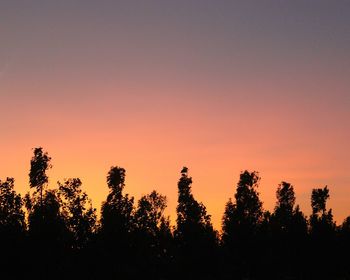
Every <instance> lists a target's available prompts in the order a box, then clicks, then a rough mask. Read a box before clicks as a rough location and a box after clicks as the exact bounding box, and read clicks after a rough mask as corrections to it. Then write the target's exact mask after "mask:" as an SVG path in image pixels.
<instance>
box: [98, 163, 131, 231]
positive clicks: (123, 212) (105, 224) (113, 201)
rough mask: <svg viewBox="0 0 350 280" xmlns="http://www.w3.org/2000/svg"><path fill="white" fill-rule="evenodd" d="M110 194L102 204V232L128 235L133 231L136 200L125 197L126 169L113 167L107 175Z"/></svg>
mask: <svg viewBox="0 0 350 280" xmlns="http://www.w3.org/2000/svg"><path fill="white" fill-rule="evenodd" d="M107 185H108V187H109V194H108V196H107V200H106V201H105V202H103V203H102V210H101V212H102V215H101V230H102V231H106V232H110V233H113V234H116V235H124V236H125V235H126V234H128V233H130V232H131V231H132V226H133V225H132V219H133V207H134V206H133V205H134V198H133V197H131V198H129V195H128V194H126V195H123V193H122V192H123V189H124V186H125V169H124V168H121V167H118V166H115V167H113V166H112V167H111V169H110V170H109V172H108V175H107Z"/></svg>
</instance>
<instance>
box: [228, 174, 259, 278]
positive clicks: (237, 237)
mask: <svg viewBox="0 0 350 280" xmlns="http://www.w3.org/2000/svg"><path fill="white" fill-rule="evenodd" d="M259 181H260V177H259V174H258V172H255V171H254V172H249V171H247V170H246V171H244V172H242V173H241V174H240V179H239V181H238V184H237V188H236V194H235V203H234V202H232V200H231V199H230V200H229V201H228V202H227V204H226V207H225V212H224V216H223V222H222V231H223V233H222V242H223V244H224V246H225V247H226V248H227V250H228V252H229V254H230V255H231V258H233V261H235V262H237V263H239V266H240V267H241V269H242V270H241V271H240V272H239V273H241V274H242V273H243V274H246V273H248V274H251V273H253V271H254V270H255V266H256V264H257V263H258V259H259V254H260V252H259V250H258V246H257V245H258V242H257V241H258V240H257V233H258V232H259V226H260V225H261V222H262V218H263V210H262V202H261V201H260V198H259V193H258V191H257V188H258V186H259ZM248 277H250V276H249V275H248Z"/></svg>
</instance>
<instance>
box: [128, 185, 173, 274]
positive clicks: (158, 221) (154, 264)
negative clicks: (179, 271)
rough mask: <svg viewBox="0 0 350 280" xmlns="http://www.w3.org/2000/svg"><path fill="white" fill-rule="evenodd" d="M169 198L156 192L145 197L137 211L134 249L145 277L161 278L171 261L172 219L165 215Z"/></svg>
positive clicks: (140, 201) (139, 203)
mask: <svg viewBox="0 0 350 280" xmlns="http://www.w3.org/2000/svg"><path fill="white" fill-rule="evenodd" d="M166 206H167V199H166V197H165V196H163V195H160V194H159V193H157V192H156V191H152V192H151V193H150V194H148V195H143V196H142V197H141V198H140V200H139V201H138V206H137V209H136V211H135V217H134V219H135V243H136V244H135V246H136V254H137V256H138V258H139V259H138V261H139V264H138V266H139V267H140V266H142V267H143V269H142V271H143V276H144V277H145V275H146V274H147V271H148V277H150V278H153V279H154V278H159V277H161V275H162V274H163V275H164V268H165V267H166V266H167V265H168V263H169V261H170V258H171V252H170V250H171V241H172V235H171V230H170V220H169V217H165V216H164V210H165V208H166Z"/></svg>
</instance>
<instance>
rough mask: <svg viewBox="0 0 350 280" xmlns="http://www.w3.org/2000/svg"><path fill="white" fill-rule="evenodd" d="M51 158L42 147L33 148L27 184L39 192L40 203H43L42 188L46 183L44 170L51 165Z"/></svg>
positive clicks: (46, 178)
mask: <svg viewBox="0 0 350 280" xmlns="http://www.w3.org/2000/svg"><path fill="white" fill-rule="evenodd" d="M50 161H51V158H50V157H49V155H48V153H47V152H44V151H43V148H42V147H39V148H35V149H34V156H33V157H32V159H31V161H30V172H29V185H30V187H31V188H35V189H36V190H35V192H36V193H39V194H40V205H41V206H42V204H43V190H44V186H45V184H47V183H48V180H49V179H48V177H47V175H46V171H47V170H48V169H49V168H51V167H52V165H51V164H50Z"/></svg>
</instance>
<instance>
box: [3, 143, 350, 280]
mask: <svg viewBox="0 0 350 280" xmlns="http://www.w3.org/2000/svg"><path fill="white" fill-rule="evenodd" d="M30 164H31V165H30V166H31V167H30V172H29V183H30V188H31V191H30V192H28V193H27V194H26V195H25V196H24V197H23V198H22V197H21V195H20V194H18V193H16V191H15V190H14V179H13V178H7V179H5V180H4V181H0V246H1V247H0V248H1V252H0V254H1V259H0V266H1V267H0V277H1V279H7V278H5V277H9V279H25V278H29V279H31V278H35V279H67V278H68V279H350V263H349V260H350V258H349V253H350V250H349V249H350V217H349V218H347V219H346V220H345V221H344V222H343V224H342V225H340V226H336V224H335V222H334V221H333V215H332V210H331V209H327V204H326V202H327V200H328V199H329V189H328V188H327V187H324V188H316V189H313V190H312V193H311V207H312V214H311V215H310V216H309V217H306V216H305V215H304V214H303V213H302V211H301V210H300V208H299V206H298V205H295V194H294V189H293V186H292V185H291V184H290V183H287V182H281V184H280V185H279V186H278V188H277V191H276V198H277V201H276V206H275V208H274V211H273V212H269V211H265V210H264V209H263V203H262V201H261V200H260V197H259V193H258V190H257V189H258V186H259V180H260V177H259V174H258V173H257V172H249V171H244V172H242V173H241V174H240V179H239V181H238V183H237V186H236V188H235V190H234V193H233V195H234V199H230V200H229V201H228V202H227V204H226V207H225V213H224V216H223V218H222V232H221V233H220V234H219V233H218V232H217V231H216V230H215V229H214V228H213V226H212V223H211V217H210V215H209V214H208V213H207V211H206V207H205V206H204V205H203V203H201V202H198V201H197V200H196V199H195V198H194V196H193V194H192V192H191V184H192V178H191V177H190V176H189V173H188V169H187V168H186V167H184V168H183V169H182V170H181V174H180V178H179V181H178V204H177V209H176V211H177V219H176V225H175V226H174V227H172V226H171V225H170V220H169V217H167V216H165V214H164V210H165V208H166V206H167V199H166V197H165V196H163V195H161V194H159V193H158V192H157V191H152V192H151V193H150V194H148V195H144V196H142V197H141V198H140V199H139V200H138V201H137V202H135V201H134V198H133V197H132V196H130V195H129V194H127V193H125V190H124V187H125V183H124V182H125V175H126V173H125V169H123V168H121V167H118V166H113V167H111V169H110V170H109V172H108V174H107V186H108V188H109V194H108V196H107V198H106V200H105V201H104V202H103V203H102V207H101V215H100V219H97V213H96V209H95V208H93V206H92V203H91V200H90V199H89V197H88V195H87V194H86V193H85V192H84V191H83V190H82V182H81V181H80V179H79V178H71V179H66V180H64V181H63V182H58V185H57V188H56V189H48V187H47V185H48V176H47V170H48V169H49V168H51V167H52V166H51V158H50V156H49V155H48V154H47V152H45V151H43V149H42V148H35V149H34V155H33V157H32V159H31V162H30Z"/></svg>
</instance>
